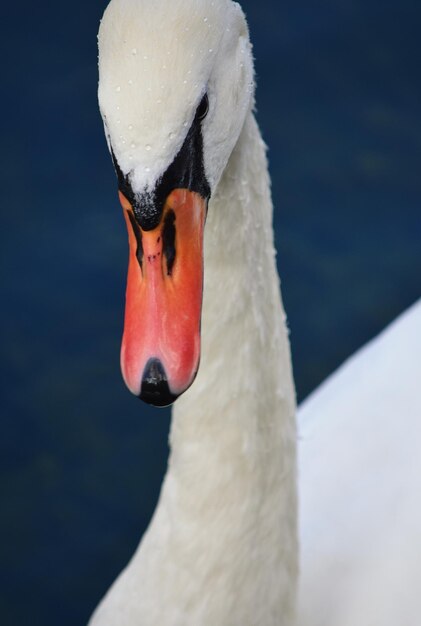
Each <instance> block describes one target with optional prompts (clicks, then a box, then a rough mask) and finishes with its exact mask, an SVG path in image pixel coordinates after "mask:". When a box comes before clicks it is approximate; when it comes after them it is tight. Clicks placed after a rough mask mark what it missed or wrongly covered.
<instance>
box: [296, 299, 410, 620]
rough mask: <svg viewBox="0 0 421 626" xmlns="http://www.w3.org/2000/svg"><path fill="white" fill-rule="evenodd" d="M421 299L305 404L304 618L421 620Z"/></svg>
mask: <svg viewBox="0 0 421 626" xmlns="http://www.w3.org/2000/svg"><path fill="white" fill-rule="evenodd" d="M420 355H421V301H419V302H418V303H417V304H415V305H414V306H413V307H411V309H409V310H408V311H407V312H406V313H405V314H403V315H402V316H401V317H399V318H398V319H397V320H396V321H395V322H394V323H393V324H392V325H391V326H390V327H389V328H388V329H386V331H384V332H383V333H382V334H381V335H380V336H379V337H377V338H376V339H375V340H373V341H372V342H370V343H369V344H368V345H367V346H365V347H364V348H363V349H361V350H360V351H359V352H357V354H356V355H354V356H353V357H352V358H350V359H349V360H348V361H347V362H346V363H345V364H344V365H343V366H342V367H341V368H340V369H339V370H338V371H337V372H335V374H333V375H332V376H331V377H330V378H329V379H328V380H327V381H326V382H325V383H324V384H323V385H321V387H320V388H319V389H317V391H316V392H314V393H313V394H312V395H311V396H310V397H309V398H308V399H307V400H306V402H304V404H303V405H302V406H301V407H300V413H299V424H300V435H301V437H300V439H301V441H300V444H299V452H300V455H299V458H300V464H299V467H300V480H299V486H300V502H301V504H300V520H301V522H300V538H301V550H302V559H301V560H302V566H301V598H300V607H301V608H300V613H301V619H300V624H302V625H303V626H304V625H305V626H355V625H358V626H371V625H372V624H376V625H377V624H382V626H395V625H396V624H399V626H418V625H419V624H420V623H421V595H420V585H421V489H420V485H421V444H420V442H421V394H420V383H421V366H420V362H421V361H420Z"/></svg>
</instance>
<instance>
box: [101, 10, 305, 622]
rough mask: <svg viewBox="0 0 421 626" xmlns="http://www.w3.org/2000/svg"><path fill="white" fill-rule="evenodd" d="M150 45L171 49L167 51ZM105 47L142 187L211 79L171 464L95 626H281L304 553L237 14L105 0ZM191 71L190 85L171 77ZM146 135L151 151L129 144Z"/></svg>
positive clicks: (257, 147) (117, 112) (111, 96)
mask: <svg viewBox="0 0 421 626" xmlns="http://www.w3.org/2000/svg"><path fill="white" fill-rule="evenodd" d="M157 16H159V18H160V17H163V19H162V20H160V19H158V18H157ZM164 18H165V19H164ZM209 22H211V28H210V29H209V26H208V23H209ZM165 24H169V25H170V28H169V30H168V32H167V31H166V30H165ZM186 24H187V25H188V30H185V28H186ZM163 28H164V30H162V29H163ZM192 30H193V33H194V35H193V39H191V38H190V39H189V33H191V32H192ZM210 31H211V32H212V34H211V35H210V34H209V32H210ZM150 33H152V36H150ZM215 33H216V34H215ZM143 37H144V38H145V44H143ZM157 37H159V38H160V39H161V40H162V41H163V42H164V45H166V46H169V50H170V52H171V54H170V55H167V54H166V53H165V54H164V56H162V55H161V52H162V51H161V50H158V47H157ZM209 37H211V38H212V37H213V39H212V41H211V43H209V41H210V39H209ZM99 40H100V87H99V94H100V105H101V110H102V113H103V117H104V123H105V127H106V133H107V136H108V141H109V145H110V149H111V150H112V151H113V152H114V153H115V157H116V159H117V161H118V163H119V165H120V167H121V168H122V170H123V171H124V173H125V174H127V175H128V176H130V178H131V182H132V185H133V186H134V187H135V188H137V189H139V190H141V189H144V188H145V187H148V185H149V186H152V185H153V181H154V177H155V178H156V177H159V176H160V174H161V173H162V171H163V169H164V168H165V164H166V163H167V162H168V161H169V160H171V159H172V158H173V157H174V154H176V152H177V149H179V148H180V145H181V144H182V142H183V137H184V134H185V132H186V131H185V130H183V128H184V124H185V120H186V119H187V125H188V124H190V123H191V120H192V118H193V116H194V112H192V111H193V107H195V106H197V102H198V101H199V99H200V97H201V96H202V94H203V89H204V88H206V85H207V93H208V95H209V114H208V117H207V118H206V120H205V122H204V125H203V145H204V148H203V152H204V162H205V170H206V171H207V172H209V181H210V187H211V189H212V196H211V200H210V203H209V210H208V216H207V223H206V228H205V246H204V268H205V274H204V276H205V279H204V280H205V282H204V300H203V313H202V354H201V364H200V369H199V372H198V375H197V378H196V381H195V383H194V385H193V386H192V387H191V388H190V389H189V390H188V391H187V392H186V393H185V394H184V395H183V396H182V397H181V398H180V399H179V400H177V403H176V405H175V407H174V410H173V418H172V424H171V433H170V444H171V452H170V458H169V465H168V471H167V474H166V476H165V479H164V482H163V486H162V490H161V494H160V498H159V502H158V505H157V508H156V510H155V513H154V516H153V519H152V521H151V524H150V526H149V528H148V530H147V532H146V533H145V535H144V537H143V539H142V541H141V543H140V546H139V548H138V550H137V552H136V553H135V555H134V556H133V558H132V560H131V562H130V563H129V565H128V566H127V567H126V569H125V570H124V571H123V572H122V573H121V575H120V576H119V578H118V579H117V581H116V582H115V583H114V585H113V586H112V587H111V589H110V590H109V591H108V593H107V595H106V596H105V598H104V599H103V601H102V602H101V603H100V605H99V607H98V608H97V610H96V611H95V613H94V615H93V617H92V619H91V622H90V625H91V626H117V624H118V625H123V624H124V626H135V625H136V626H140V625H142V626H148V625H151V626H152V625H153V626H155V625H156V624H159V625H160V626H178V625H180V626H198V625H199V624H200V625H201V626H207V625H209V626H211V625H212V626H215V624H218V625H220V626H223V625H227V626H228V625H230V626H247V625H250V626H252V625H255V626H261V625H265V626H272V625H273V626H275V625H276V626H290V625H291V624H292V623H293V615H294V605H295V595H296V578H297V553H298V550H297V537H296V491H295V489H296V487H295V485H296V476H295V465H296V459H295V440H296V433H295V394H294V387H293V382H292V374H291V361H290V351H289V342H288V337H287V331H286V326H285V315H284V312H283V308H282V304H281V299H280V292H279V280H278V276H277V272H276V264H275V251H274V247H273V230H272V203H271V197H270V189H269V177H268V171H267V163H266V154H265V146H264V144H263V141H262V139H261V136H260V133H259V130H258V127H257V125H256V122H255V120H254V116H253V113H252V108H253V86H252V76H253V69H252V60H251V53H250V45H249V42H248V34H247V28H246V24H245V20H244V17H243V15H242V13H241V10H240V9H239V7H238V5H236V4H234V3H232V2H231V1H230V0H215V1H214V2H210V3H209V2H207V1H206V2H205V1H204V0H188V1H187V0H183V2H180V1H178V0H172V2H171V3H169V2H167V1H164V0H155V2H151V1H149V2H146V0H137V1H135V0H112V3H111V4H110V5H109V8H108V9H107V12H106V14H105V17H104V20H103V22H102V25H101V31H100V37H99ZM204 41H205V43H203V42H204ZM133 49H135V50H136V54H131V51H132V50H133ZM204 50H206V51H207V52H206V53H205V54H204V53H203V51H204ZM209 50H215V52H209ZM155 51H156V55H155ZM143 56H146V57H148V59H145V60H143ZM173 57H177V63H176V65H177V72H178V74H177V76H176V77H175V76H174V73H170V76H169V78H165V77H166V76H167V74H166V71H164V70H163V65H165V66H166V67H167V63H164V62H163V59H172V58H173ZM133 58H134V59H139V58H140V59H141V60H140V61H139V63H137V61H133ZM154 59H155V60H154ZM156 59H158V60H156ZM209 59H210V60H209ZM146 60H148V61H149V60H151V64H155V65H153V69H154V72H155V78H154V81H155V82H154V84H153V85H152V86H151V88H152V89H154V85H155V86H156V85H160V84H161V82H162V81H164V82H162V84H164V86H165V88H164V89H163V90H162V91H163V92H164V93H165V94H167V96H168V93H170V96H171V97H170V98H168V97H167V99H166V100H165V103H164V102H163V103H161V104H163V105H165V107H166V110H168V115H169V119H168V121H167V120H166V116H165V115H163V114H162V113H160V109H159V108H158V109H157V107H158V105H157V104H156V103H155V105H154V108H153V109H152V105H151V104H147V102H149V101H148V95H147V94H148V92H147V91H146V94H145V91H144V89H140V90H139V91H138V92H136V93H133V92H130V88H131V87H132V85H128V80H132V79H131V78H128V77H129V76H134V77H142V79H143V80H145V81H146V83H145V84H146V85H147V84H148V80H149V79H145V78H144V74H143V72H144V70H143V62H144V61H146ZM180 64H182V71H181V70H180V68H179V67H178V65H180ZM149 71H151V65H149V66H148V70H147V72H149ZM175 71H176V70H175V68H174V72H175ZM189 71H191V73H192V75H193V79H192V83H191V89H192V90H193V91H189V90H184V87H183V84H184V83H183V81H182V80H181V78H182V77H184V76H190V74H189V73H188V72H189ZM122 77H124V78H126V79H127V81H126V84H125V87H124V89H127V90H128V94H126V99H124V98H123V97H122V95H121V94H122V89H123V87H122V83H123V82H124V81H123V78H122ZM139 80H140V78H139ZM165 81H167V82H165ZM142 85H143V83H142ZM195 85H196V87H195ZM118 87H119V88H120V89H117V88H118ZM116 89H117V90H116ZM195 89H196V91H194V90H195ZM163 97H165V96H163ZM144 98H145V101H144ZM145 102H146V103H145ZM117 106H119V107H120V108H119V109H117ZM133 112H134V113H133ZM136 116H137V118H138V119H143V120H144V121H143V122H142V123H143V124H146V125H147V126H148V130H147V131H146V135H145V137H146V138H143V136H142V137H140V132H141V130H140V129H139V130H138V131H137V132H138V133H139V134H138V135H137V136H134V137H133V138H132V137H131V138H130V141H131V143H130V146H132V145H134V148H131V147H130V148H127V143H125V144H123V143H121V141H122V140H120V135H121V133H120V131H119V128H120V127H121V124H123V125H124V126H125V128H128V126H129V125H130V126H134V122H132V121H131V120H132V119H133V118H136ZM118 120H121V122H120V124H117V121H118ZM133 132H134V133H135V132H136V129H135V128H133ZM142 132H143V131H142ZM172 133H174V137H173V136H172ZM183 133H184V134H183ZM170 134H171V139H170V141H167V140H166V139H164V138H165V137H168V138H169V137H170ZM128 140H129V139H127V140H126V141H128ZM141 142H142V145H148V146H151V149H150V150H146V148H145V151H144V150H142V149H140V148H139V150H137V149H136V148H137V145H140V143H141ZM152 146H155V147H156V151H155V152H154V153H152V151H153V149H152ZM160 146H161V147H162V146H165V147H164V148H162V151H161V148H160ZM130 150H132V152H130ZM130 154H131V155H132V158H131V159H130ZM222 272H223V275H224V280H221V273H222ZM245 337H246V338H247V341H245V340H244V338H245Z"/></svg>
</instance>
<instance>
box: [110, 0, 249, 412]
mask: <svg viewBox="0 0 421 626" xmlns="http://www.w3.org/2000/svg"><path fill="white" fill-rule="evenodd" d="M98 41H99V88H98V96H99V105H100V111H101V114H102V118H103V121H104V129H105V134H106V138H107V143H108V147H109V150H110V153H111V156H112V159H113V163H114V167H115V170H116V173H117V178H118V186H119V197H120V202H121V205H122V208H123V212H124V216H125V219H126V223H127V228H128V233H129V247H130V254H129V270H128V280H127V291H126V312H125V324H124V334H123V341H122V349H121V366H122V373H123V377H124V379H125V381H126V384H127V386H128V387H129V389H130V390H131V391H132V392H133V393H134V394H136V395H137V396H139V397H141V398H142V399H143V400H145V401H147V402H149V403H151V404H155V405H157V406H165V405H167V404H170V403H171V402H173V401H174V400H175V399H176V398H177V397H178V396H179V395H180V394H181V393H183V392H184V391H185V390H186V389H187V388H188V387H189V386H190V385H191V383H192V382H193V380H194V378H195V375H196V372H197V369H198V367H199V358H200V316H201V302H202V286H203V231H204V227H205V218H206V213H207V208H208V201H209V198H210V197H211V196H212V194H213V193H214V191H215V189H216V187H217V185H218V183H219V180H220V178H221V175H222V173H223V171H224V169H225V167H226V164H227V162H228V159H229V157H230V155H231V152H232V150H233V148H234V146H235V144H236V142H237V140H238V137H239V135H240V132H241V129H242V127H243V124H244V120H245V118H246V115H247V113H248V112H249V111H250V109H251V108H252V107H253V104H254V81H253V62H252V54H251V47H250V43H249V37H248V30H247V25H246V21H245V18H244V15H243V13H242V11H241V9H240V7H239V5H238V4H236V3H234V2H232V0H112V1H111V2H110V4H109V5H108V7H107V9H106V11H105V13H104V16H103V19H102V21H101V26H100V30H99V36H98ZM227 210H229V207H227Z"/></svg>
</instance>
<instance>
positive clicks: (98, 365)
mask: <svg viewBox="0 0 421 626" xmlns="http://www.w3.org/2000/svg"><path fill="white" fill-rule="evenodd" d="M243 6H244V8H245V10H246V12H247V13H248V16H249V22H250V28H251V33H252V38H253V41H254V45H255V55H256V65H257V77H258V119H259V122H260V125H261V127H262V129H263V133H264V137H265V139H266V141H267V142H268V143H269V145H270V162H271V174H272V180H273V193H274V200H275V206H276V216H275V225H276V238H277V246H278V249H279V270H280V273H281V275H282V284H283V294H284V300H285V305H286V308H287V311H288V314H289V323H290V328H291V341H292V348H293V357H294V369H295V378H296V384H297V390H298V395H299V398H303V397H304V396H305V395H306V394H307V393H308V392H309V391H311V389H313V388H314V387H315V386H316V385H317V384H318V383H319V382H320V381H321V380H323V379H324V378H325V377H326V375H327V374H328V373H329V372H331V371H332V370H333V369H335V367H336V366H337V365H338V364H339V363H340V362H341V361H342V360H343V359H344V358H345V357H346V356H348V355H349V354H350V353H352V352H353V351H354V350H355V349H356V348H357V347H359V346H360V345H361V344H362V343H364V342H365V341H366V340H368V339H369V338H370V337H372V336H373V335H374V334H376V333H377V332H378V331H379V330H380V329H381V328H383V327H384V325H385V324H387V323H388V322H389V321H390V320H391V319H393V318H394V317H395V316H396V315H397V314H398V313H399V312H400V311H402V310H403V309H405V308H406V307H407V306H408V305H410V304H411V303H412V302H413V301H414V300H416V299H417V298H418V297H419V296H420V295H421V294H420V291H421V290H420V265H421V264H420V252H419V249H420V238H421V211H420V205H421V182H420V180H421V177H420V172H421V115H420V111H421V83H420V78H419V76H420V72H419V68H420V62H421V58H420V57H421V55H420V46H419V23H420V20H421V4H419V3H416V2H415V1H414V0H400V2H397V1H395V2H389V1H388V0H365V1H363V0H349V1H348V0H335V1H333V0H332V1H328V0H325V1H323V0H322V1H321V2H318V3H314V2H312V1H311V0H305V1H301V2H297V1H296V0H285V1H283V2H278V1H277V0H276V1H275V0H271V1H269V0H268V1H266V2H253V1H252V0H247V1H245V2H243ZM104 7H105V2H101V1H99V0H91V1H90V2H89V3H85V2H82V0H74V1H73V2H72V3H71V4H64V3H53V2H46V1H45V0H44V2H40V3H36V4H34V3H30V2H29V1H28V0H24V1H22V2H20V3H19V4H18V6H12V5H11V4H10V3H9V5H8V7H7V9H3V17H2V21H1V29H2V34H1V40H0V41H1V53H2V58H3V59H4V60H5V62H6V65H5V67H4V68H3V71H2V100H1V112H2V116H1V118H2V121H3V129H2V151H1V168H0V171H1V195H2V203H1V207H2V208H1V213H2V229H1V234H0V237H1V247H0V251H1V279H2V282H1V285H2V287H1V289H2V292H1V293H2V298H1V326H0V328H1V344H0V345H1V357H2V359H1V361H2V364H3V370H2V377H1V392H2V402H1V415H2V420H1V437H0V442H1V443H0V445H1V455H0V459H1V461H0V462H1V474H0V480H1V487H2V510H1V515H0V536H1V547H0V559H1V581H0V590H1V591H0V622H1V624H2V625H4V626H21V625H30V626H57V624H60V626H75V625H78V624H81V625H82V624H84V623H85V622H86V620H87V618H88V615H89V614H90V612H91V610H92V609H93V607H94V606H95V604H96V602H97V601H98V599H99V597H100V596H101V595H102V593H103V592H104V591H105V589H106V588H107V586H108V585H109V583H110V582H111V581H112V580H113V579H114V577H115V575H116V573H117V572H118V571H119V570H120V569H121V567H122V566H123V565H124V564H125V563H126V562H127V560H128V558H129V556H130V555H131V553H132V552H133V550H134V547H135V545H136V544H137V542H138V539H139V538H140V536H141V534H142V532H143V530H144V529H145V526H146V524H147V522H148V520H149V518H150V515H151V512H152V510H153V507H154V504H155V501H156V498H157V495H158V489H159V485H160V483H161V480H162V475H163V472H164V470H165V463H166V454H167V446H166V440H167V432H168V424H169V414H168V412H166V411H151V410H148V409H147V408H146V407H145V406H142V405H141V404H140V403H139V402H138V401H136V400H135V399H133V398H132V397H131V396H130V395H129V393H128V392H127V391H126V390H125V388H124V386H123V383H122V381H121V377H120V373H119V344H120V335H121V329H122V314H123V301H124V288H125V285H124V282H125V271H126V257H127V250H126V234H125V226H124V224H123V220H122V218H121V214H120V210H119V207H118V203H117V199H116V190H115V186H116V185H115V178H114V174H113V171H112V167H111V164H110V160H109V156H108V153H107V149H106V146H105V141H104V139H103V131H102V124H101V121H100V118H99V115H98V113H97V104H96V82H97V75H96V32H97V27H98V22H99V19H100V16H101V14H102V11H103V9H104Z"/></svg>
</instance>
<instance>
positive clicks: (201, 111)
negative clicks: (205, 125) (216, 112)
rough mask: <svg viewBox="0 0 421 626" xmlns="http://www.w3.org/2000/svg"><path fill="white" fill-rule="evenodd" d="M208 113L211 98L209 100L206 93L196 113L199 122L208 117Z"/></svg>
mask: <svg viewBox="0 0 421 626" xmlns="http://www.w3.org/2000/svg"><path fill="white" fill-rule="evenodd" d="M208 111H209V98H208V94H207V93H205V95H204V96H203V98H202V100H201V102H200V104H199V106H198V107H197V111H196V117H197V119H198V120H199V122H201V121H202V120H204V119H205V117H206V115H207V114H208Z"/></svg>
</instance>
